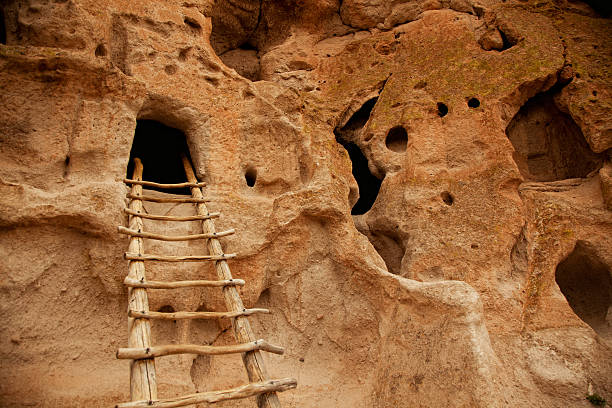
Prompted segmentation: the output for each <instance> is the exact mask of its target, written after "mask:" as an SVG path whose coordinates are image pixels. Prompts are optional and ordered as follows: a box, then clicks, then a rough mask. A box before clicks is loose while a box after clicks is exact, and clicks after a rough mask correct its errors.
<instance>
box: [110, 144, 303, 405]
mask: <svg viewBox="0 0 612 408" xmlns="http://www.w3.org/2000/svg"><path fill="white" fill-rule="evenodd" d="M183 166H184V167H185V173H186V175H187V182H186V183H179V184H159V183H153V182H150V181H143V180H142V171H143V166H142V162H141V161H140V159H138V158H136V159H134V173H133V176H132V178H131V179H125V180H124V182H125V183H126V184H129V185H131V186H132V188H131V192H130V193H129V194H128V195H127V197H128V198H130V199H131V201H130V204H129V206H128V208H126V209H125V212H126V213H127V214H128V218H129V228H125V227H119V232H120V233H122V234H127V235H129V236H130V243H129V247H128V252H127V253H126V254H125V258H126V259H127V260H129V269H128V275H127V277H126V278H125V281H124V284H125V285H126V286H127V287H128V333H129V337H128V348H121V349H119V350H118V351H117V358H120V359H131V360H132V362H131V365H130V395H131V400H132V401H131V402H126V403H121V404H118V405H116V407H117V408H135V407H147V408H149V407H158V408H170V407H182V406H186V405H193V404H198V403H214V402H219V401H226V400H231V399H240V398H248V397H252V396H256V397H257V405H258V407H259V408H280V406H281V405H280V402H279V400H278V396H277V395H276V393H277V392H281V391H286V390H289V389H292V388H295V387H296V386H297V381H296V380H295V379H292V378H284V379H280V380H270V379H268V373H267V372H266V369H265V367H264V362H263V358H262V355H261V351H267V352H270V353H275V354H283V352H284V350H283V349H282V348H281V347H278V346H274V345H271V344H269V343H267V342H266V341H265V340H257V339H256V338H255V336H254V334H253V331H252V330H251V326H250V324H249V320H248V318H247V316H249V315H251V314H255V313H269V310H267V309H246V308H245V307H244V305H243V303H242V299H241V298H240V295H239V293H238V290H237V289H236V286H243V285H244V284H245V282H244V281H243V280H241V279H233V278H232V274H231V272H230V268H229V265H228V263H227V260H228V259H230V258H233V257H234V256H235V254H225V253H223V248H222V247H221V243H220V242H219V239H218V238H219V237H223V236H226V235H230V234H233V233H234V230H233V229H231V230H228V231H221V232H217V231H216V230H215V223H214V221H213V219H214V218H216V217H218V216H219V213H211V212H209V211H208V208H207V206H206V202H208V201H210V200H208V199H205V198H204V196H203V194H202V189H201V187H203V186H204V185H205V183H199V182H198V181H197V179H196V176H195V174H194V171H193V168H192V167H191V163H190V162H189V159H188V158H187V157H185V156H183ZM143 187H156V188H162V189H165V188H168V189H172V188H186V187H189V188H191V196H192V197H191V198H157V197H151V196H146V195H143V193H142V189H143ZM143 201H153V202H161V203H194V204H195V207H196V215H193V216H181V217H179V216H164V215H153V214H146V213H145V212H144V211H143V205H142V202H143ZM143 218H146V219H150V220H156V221H201V222H202V229H203V233H202V234H196V235H186V236H168V235H161V234H152V233H147V232H144V229H143ZM145 238H146V239H155V240H161V241H186V240H193V239H206V240H207V246H208V253H209V254H208V255H201V256H163V255H149V254H145V252H144V245H143V241H144V239H145ZM148 260H155V261H165V262H184V261H212V262H214V264H215V269H216V272H217V276H218V278H219V280H213V281H207V280H191V281H177V282H162V281H150V280H147V278H146V276H145V261H148ZM186 287H217V288H222V290H223V297H224V299H225V305H226V307H227V309H228V311H227V312H174V313H162V312H152V311H149V301H148V296H147V290H148V289H178V288H186ZM218 318H228V319H231V322H232V327H233V331H234V335H235V338H236V340H237V341H238V343H239V344H235V345H230V346H207V345H195V344H180V345H161V346H153V344H152V342H151V325H150V320H151V319H172V320H176V319H218ZM230 353H242V360H243V362H244V366H245V368H246V371H247V374H248V376H249V381H250V382H249V384H245V385H242V386H240V387H236V388H232V389H227V390H219V391H208V392H202V393H197V394H190V395H185V396H181V397H175V398H169V399H158V397H157V381H156V378H155V358H156V357H162V356H167V355H172V354H198V355H215V354H230Z"/></svg>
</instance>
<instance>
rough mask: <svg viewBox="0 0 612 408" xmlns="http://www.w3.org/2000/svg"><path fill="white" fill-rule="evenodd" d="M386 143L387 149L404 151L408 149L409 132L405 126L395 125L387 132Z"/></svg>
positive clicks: (397, 151) (398, 151)
mask: <svg viewBox="0 0 612 408" xmlns="http://www.w3.org/2000/svg"><path fill="white" fill-rule="evenodd" d="M385 145H386V146H387V149H389V150H392V151H394V152H396V153H403V152H405V151H406V147H407V146H408V133H407V132H406V129H404V127H403V126H395V127H392V128H391V130H389V133H387V138H386V139H385Z"/></svg>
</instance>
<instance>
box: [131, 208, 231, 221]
mask: <svg viewBox="0 0 612 408" xmlns="http://www.w3.org/2000/svg"><path fill="white" fill-rule="evenodd" d="M123 211H124V212H125V213H126V214H130V215H137V216H139V217H141V218H148V219H150V220H158V221H200V220H206V219H208V218H217V217H219V216H220V215H221V213H218V212H215V213H210V215H207V216H204V217H203V216H200V215H190V216H186V217H177V216H173V215H155V214H144V213H137V212H135V211H132V210H130V209H129V208H124V209H123Z"/></svg>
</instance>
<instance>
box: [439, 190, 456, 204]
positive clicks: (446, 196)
mask: <svg viewBox="0 0 612 408" xmlns="http://www.w3.org/2000/svg"><path fill="white" fill-rule="evenodd" d="M440 197H441V198H442V201H444V204H446V205H453V203H454V202H455V197H453V195H452V194H451V193H449V192H448V191H443V192H441V193H440Z"/></svg>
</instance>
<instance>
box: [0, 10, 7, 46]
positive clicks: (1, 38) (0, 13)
mask: <svg viewBox="0 0 612 408" xmlns="http://www.w3.org/2000/svg"><path fill="white" fill-rule="evenodd" d="M0 44H6V22H5V21H4V10H3V9H2V8H0Z"/></svg>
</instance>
